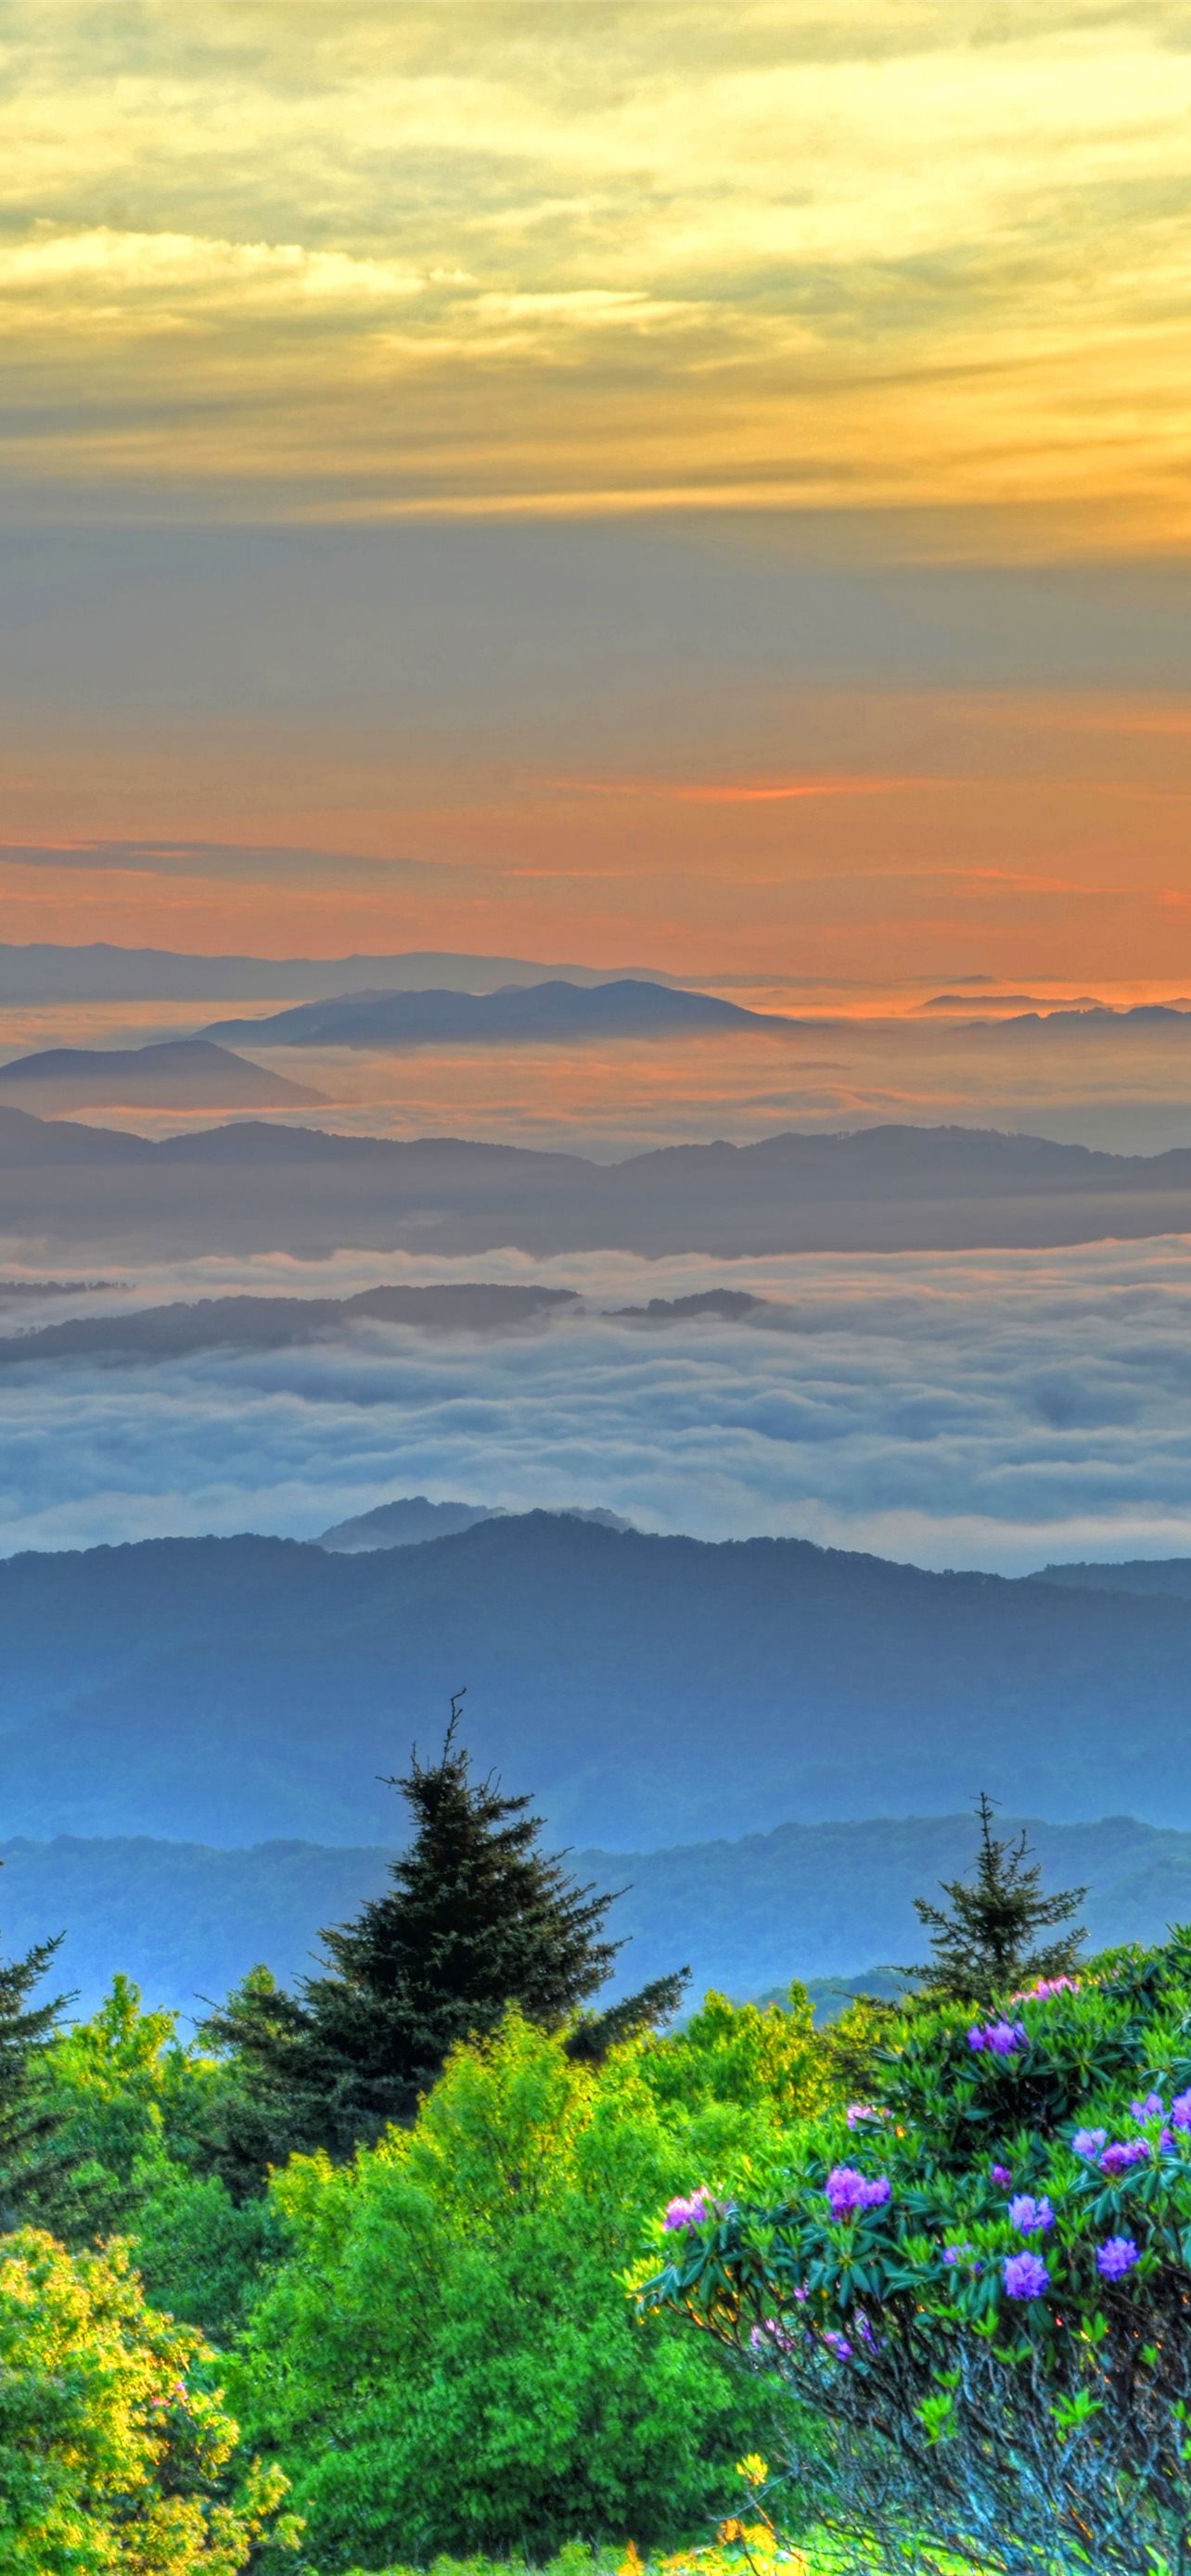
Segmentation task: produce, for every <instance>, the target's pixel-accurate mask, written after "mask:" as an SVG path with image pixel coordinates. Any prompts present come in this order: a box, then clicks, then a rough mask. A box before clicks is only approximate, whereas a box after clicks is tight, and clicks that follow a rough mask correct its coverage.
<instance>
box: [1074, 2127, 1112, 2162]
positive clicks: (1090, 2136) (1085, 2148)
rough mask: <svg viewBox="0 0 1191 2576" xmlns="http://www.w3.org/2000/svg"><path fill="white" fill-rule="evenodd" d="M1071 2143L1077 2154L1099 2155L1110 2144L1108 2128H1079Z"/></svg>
mask: <svg viewBox="0 0 1191 2576" xmlns="http://www.w3.org/2000/svg"><path fill="white" fill-rule="evenodd" d="M1071 2144H1072V2146H1073V2148H1074V2150H1075V2153H1076V2155H1077V2156H1087V2157H1089V2158H1091V2157H1093V2156H1098V2155H1099V2153H1100V2150H1101V2148H1102V2147H1106V2146H1107V2144H1108V2131H1107V2129H1077V2130H1076V2132H1075V2136H1074V2137H1073V2139H1072V2141H1071Z"/></svg>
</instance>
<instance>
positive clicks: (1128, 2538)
mask: <svg viewBox="0 0 1191 2576" xmlns="http://www.w3.org/2000/svg"><path fill="white" fill-rule="evenodd" d="M866 2091H867V2093H868V2095H869V2099H868V2100H866V2101H865V2102H863V2103H855V2104H853V2105H852V2107H851V2110H850V2111H849V2112H848V2113H847V2114H839V2115H836V2114H831V2115H828V2116H825V2117H824V2118H823V2119H822V2120H820V2121H819V2122H817V2123H815V2124H812V2125H810V2126H809V2127H808V2128H807V2129H806V2130H804V2131H803V2133H802V2138H801V2143H800V2146H799V2149H798V2152H797V2156H796V2158H795V2160H794V2161H793V2162H792V2165H791V2169H790V2172H789V2176H788V2179H787V2182H786V2186H785V2190H784V2196H783V2198H782V2199H781V2201H780V2202H779V2203H777V2204H776V2205H774V2206H769V2207H764V2208H762V2207H758V2206H754V2205H746V2204H745V2203H744V2202H743V2201H736V2202H734V2201H733V2200H732V2198H731V2196H730V2195H729V2194H728V2193H726V2192H723V2191H720V2190H717V2187H716V2177H715V2175H714V2174H712V2175H702V2176H692V2177H691V2183H690V2189H689V2190H688V2192H687V2193H686V2195H685V2197H684V2198H683V2199H681V2200H679V2201H676V2202H674V2203H672V2204H671V2206H670V2209H669V2210H668V2211H667V2212H666V2214H665V2219H664V2221H663V2224H662V2233H661V2245H662V2250H663V2255H664V2261H663V2266H662V2268H661V2270H660V2271H657V2272H656V2273H655V2274H654V2276H653V2277H652V2278H651V2279H650V2280H649V2282H648V2283H647V2284H646V2286H645V2288H644V2290H643V2292H642V2294H641V2295H642V2299H643V2303H644V2305H645V2306H647V2307H649V2308H662V2309H667V2310H670V2311H674V2312H677V2313H679V2314H681V2315H683V2316H684V2317H685V2318H687V2319H688V2320H689V2321H690V2322H691V2323H692V2324H693V2325H694V2326H695V2327H697V2328H698V2329H700V2330H701V2331H702V2332H703V2333H704V2334H707V2335H709V2336H711V2337H713V2338H715V2339H716V2340H717V2341H719V2342H720V2343H721V2344H723V2345H725V2346H727V2347H728V2348H730V2350H731V2351H732V2352H733V2353H734V2354H735V2355H736V2356H737V2357H738V2360H739V2363H740V2366H741V2367H742V2368H744V2369H745V2370H747V2371H750V2372H760V2373H770V2374H776V2375H778V2376H780V2378H781V2379H782V2380H783V2381H784V2382H785V2383H786V2384H787V2386H788V2387H789V2388H791V2389H792V2390H793V2391H794V2392H795V2393H796V2394H797V2396H798V2397H799V2398H801V2399H802V2400H803V2401H804V2409H805V2411H806V2412H807V2413H808V2414H809V2417H810V2419H811V2422H812V2424H813V2425H814V2426H815V2427H817V2434H815V2435H813V2436H812V2438H811V2439H810V2440H809V2441H808V2443H807V2445H806V2447H805V2449H804V2450H803V2451H801V2452H799V2453H797V2454H796V2455H795V2456H794V2457H793V2458H792V2459H790V2460H789V2461H788V2463H787V2468H786V2471H785V2473H784V2475H785V2476H786V2478H787V2479H788V2480H790V2481H792V2482H793V2483H794V2485H795V2488H796V2493H797V2515H798V2520H799V2521H800V2522H805V2520H806V2518H807V2516H808V2513H813V2514H815V2515H818V2516H820V2517H821V2518H822V2519H823V2521H824V2522H826V2523H827V2524H828V2525H829V2526H830V2527H832V2528H834V2529H835V2530H836V2531H838V2532H841V2533H843V2534H846V2535H847V2536H848V2539H849V2544H850V2547H851V2550H852V2553H853V2554H852V2556H851V2557H850V2559H849V2564H851V2565H854V2566H856V2567H857V2568H860V2567H871V2568H873V2569H890V2568H894V2567H897V2568H900V2569H902V2570H905V2569H906V2568H908V2567H913V2568H914V2569H916V2570H927V2569H930V2568H935V2567H939V2568H942V2567H944V2566H950V2567H954V2566H955V2564H956V2562H957V2561H958V2562H959V2563H960V2564H968V2565H971V2566H973V2567H979V2568H980V2569H982V2570H989V2571H1009V2570H1013V2571H1018V2570H1023V2571H1024V2570H1025V2569H1030V2570H1031V2571H1035V2576H1037V2571H1046V2576H1067V2571H1074V2570H1077V2569H1078V2570H1083V2571H1091V2570H1095V2571H1096V2576H1145V2571H1153V2576H1159V2571H1174V2570H1176V2569H1177V2570H1179V2571H1185V2570H1187V2569H1188V2568H1191V1931H1180V1932H1178V1933H1176V1934H1175V1935H1174V1936H1173V1938H1172V1939H1171V1941H1170V1943H1169V1944H1168V1946H1167V1947H1166V1948H1164V1949H1162V1950H1160V1951H1156V1952H1151V1953H1148V1954H1143V1953H1139V1952H1123V1953H1115V1954H1112V1955H1110V1956H1107V1957H1105V1958H1102V1959H1100V1960H1098V1961H1094V1962H1092V1963H1091V1965H1090V1966H1089V1967H1088V1968H1087V1969H1086V1970H1085V1971H1084V1972H1083V1973H1082V1975H1081V1976H1080V1977H1079V1978H1078V1979H1071V1978H1061V1979H1051V1980H1050V1981H1048V1982H1046V1983H1043V1984H1039V1985H1037V1986H1036V1987H1034V1988H1033V1989H1031V1990H1030V1991H1027V1992H1026V1993H1023V1994H1016V1995H1013V1996H1006V1997H1004V1998H1003V1999H1002V2000H1001V2001H1000V2002H999V2003H998V2006H997V2007H996V2009H995V2010H994V2011H992V2012H987V2013H983V2014H981V2015H980V2016H979V2017H978V2018H977V2019H975V2020H973V2018H972V2016H971V2014H970V2012H965V2011H964V2010H963V2009H962V2008H961V2007H958V2006H948V2007H945V2008H943V2009H940V2010H934V2011H929V2012H926V2011H923V2010H921V2009H918V2010H912V2011H911V2012H910V2013H909V2015H908V2016H907V2018H906V2020H905V2021H904V2022H903V2023H902V2024H901V2025H900V2027H899V2031H898V2033H897V2036H896V2040H895V2041H894V2042H893V2043H891V2044H890V2045H889V2046H888V2047H887V2049H886V2050H885V2051H884V2053H883V2055H882V2057H881V2059H880V2061H879V2064H878V2067H877V2070H876V2074H875V2076H874V2078H873V2079H872V2080H870V2082H869V2084H868V2085H867V2086H866ZM804 2409H798V2410H796V2411H795V2414H794V2416H793V2418H792V2420H793V2421H794V2423H795V2424H796V2425H797V2424H798V2423H799V2422H800V2420H802V2417H803V2412H804ZM824 2437H826V2438H824ZM774 2510H775V2512H776V2511H777V2507H776V2505H775V2507H774Z"/></svg>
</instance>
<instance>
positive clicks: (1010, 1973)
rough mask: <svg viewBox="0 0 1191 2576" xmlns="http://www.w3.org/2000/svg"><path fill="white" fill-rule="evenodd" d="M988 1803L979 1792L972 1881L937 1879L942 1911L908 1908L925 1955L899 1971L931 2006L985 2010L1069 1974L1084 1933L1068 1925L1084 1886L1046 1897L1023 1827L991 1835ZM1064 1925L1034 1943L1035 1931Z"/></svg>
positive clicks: (921, 1901) (919, 1902) (925, 1905)
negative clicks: (924, 1939)
mask: <svg viewBox="0 0 1191 2576" xmlns="http://www.w3.org/2000/svg"><path fill="white" fill-rule="evenodd" d="M993 1812H994V1810H993V1803H992V1800H991V1799H990V1798H988V1797H986V1796H985V1794H984V1792H983V1790H982V1791H981V1793H980V1797H979V1800H978V1802H977V1806H976V1817H977V1822H978V1824H979V1827H980V1842H979V1847H978V1849H977V1853H976V1859H975V1867H974V1873H973V1876H972V1877H971V1878H970V1879H963V1878H955V1879H944V1880H942V1881H941V1882H940V1885H941V1892H942V1894H943V1895H944V1896H946V1897H948V1898H949V1899H950V1911H949V1912H948V1911H945V1910H944V1908H943V1907H942V1906H939V1905H932V1904H930V1903H929V1902H928V1900H927V1899H926V1898H925V1897H922V1896H916V1897H915V1899H914V1911H915V1913H916V1914H917V1916H918V1920H919V1922H920V1923H921V1924H922V1925H923V1926H924V1928H925V1929H926V1930H927V1931H928V1932H929V1934H930V1938H931V1952H932V1956H931V1958H930V1959H929V1961H928V1962H927V1963H926V1965H925V1966H919V1967H913V1968H902V1969H901V1970H900V1971H899V1973H900V1974H901V1975H902V1976H904V1977H912V1978H914V1979H915V1981H916V1982H917V1983H918V1986H919V1989H920V1991H921V1992H922V1993H923V1994H924V1995H926V1996H928V1997H929V1998H930V1999H931V2001H933V2002H951V2003H971V2004H983V2005H992V2004H995V2003H997V2002H999V2001H1001V2000H1002V1999H1004V1998H1005V1997H1006V1996H1008V1995H1009V1994H1011V1993H1012V1992H1014V1991H1016V1990H1017V1989H1019V1988H1020V1987H1023V1986H1026V1985H1030V1984H1033V1983H1034V1982H1035V1981H1036V1980H1037V1979H1038V1978H1040V1977H1069V1976H1071V1975H1072V1974H1073V1973H1074V1970H1075V1968H1076V1966H1077V1964H1078V1959H1079V1953H1080V1950H1081V1948H1082V1946H1083V1943H1084V1940H1085V1938H1086V1935H1085V1933H1084V1929H1083V1926H1082V1924H1073V1923H1072V1920H1071V1918H1072V1916H1073V1915H1074V1914H1075V1913H1077V1912H1078V1909H1079V1907H1080V1906H1081V1905H1082V1903H1083V1900H1084V1897H1085V1896H1086V1895H1087V1889H1086V1887H1072V1888H1067V1889H1065V1890H1063V1891H1061V1892H1059V1893H1057V1894H1056V1895H1054V1896H1047V1895H1045V1894H1044V1893H1043V1888H1042V1870H1041V1867H1040V1865H1039V1863H1038V1862H1037V1861H1030V1859H1029V1853H1030V1844H1029V1840H1028V1838H1027V1835H1026V1833H1025V1829H1024V1827H1023V1829H1022V1831H1021V1833H1020V1834H1018V1835H1017V1837H1016V1839H1015V1840H1013V1841H1010V1840H1009V1839H1008V1837H1000V1836H998V1835H996V1834H994V1832H993V1829H992V1828H993ZM1060 1924H1063V1925H1066V1926H1067V1927H1068V1928H1067V1929H1066V1930H1064V1931H1062V1932H1059V1934H1058V1938H1057V1939H1056V1940H1053V1941H1049V1942H1043V1943H1042V1944H1041V1946H1038V1945H1037V1935H1038V1933H1039V1932H1044V1931H1053V1930H1055V1929H1056V1928H1057V1926H1058V1925H1060Z"/></svg>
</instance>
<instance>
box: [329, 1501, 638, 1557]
mask: <svg viewBox="0 0 1191 2576" xmlns="http://www.w3.org/2000/svg"><path fill="white" fill-rule="evenodd" d="M508 1517H509V1515H508V1513H507V1511H506V1510H505V1509H504V1508H503V1506H502V1505H500V1504H499V1503H431V1502H428V1501H427V1499H426V1496H425V1494H401V1495H398V1496H397V1497H396V1499H395V1500H394V1501H393V1502H391V1503H378V1504H377V1507H376V1509H375V1511H372V1512H357V1513H355V1514H354V1516H353V1518H352V1519H351V1520H347V1521H336V1522H335V1523H334V1524H333V1526H332V1527H331V1528H330V1529H325V1530H320V1531H319V1535H318V1539H317V1541H316V1544H317V1545H318V1546H319V1547H326V1548H330V1550H331V1551H332V1554H334V1555H338V1556H358V1555H360V1554H361V1553H363V1552H365V1551H367V1550H368V1549H370V1548H377V1547H421V1546H423V1545H424V1544H425V1542H426V1540H427V1539H432V1538H454V1537H455V1536H457V1534H458V1532H459V1531H460V1530H466V1529H475V1528H476V1526H477V1525H478V1523H479V1522H480V1521H499V1520H507V1519H508ZM565 1517H566V1518H568V1519H570V1520H576V1521H594V1522H595V1524H596V1526H597V1528H599V1529H616V1530H627V1529H631V1528H632V1526H633V1525H632V1522H631V1521H627V1520H625V1518H624V1516H623V1514H622V1513H620V1512H609V1511H605V1510H604V1508H603V1506H602V1504H595V1505H593V1506H591V1507H590V1508H589V1509H586V1510H584V1509H583V1508H581V1507H580V1506H579V1505H578V1504H573V1503H569V1504H568V1505H567V1507H566V1514H565Z"/></svg>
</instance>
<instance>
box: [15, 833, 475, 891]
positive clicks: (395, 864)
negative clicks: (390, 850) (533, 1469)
mask: <svg viewBox="0 0 1191 2576" xmlns="http://www.w3.org/2000/svg"><path fill="white" fill-rule="evenodd" d="M0 867H5V868H65V869H69V870H72V871H73V870H81V871H82V872H83V873H85V874H93V873H98V874H100V875H112V876H153V877H194V878H198V879H204V880H206V879H210V880H212V881H213V882H222V881H224V880H230V881H231V882H232V883H234V884H256V883H259V884H269V883H272V882H274V881H276V882H278V883H279V884H282V885H292V884H294V883H295V882H297V883H302V882H303V881H305V880H307V879H309V880H310V881H311V882H312V883H314V884H316V885H325V884H327V883H334V882H336V881H337V880H340V879H342V878H344V877H348V878H363V879H367V880H372V881H375V882H377V883H379V884H390V883H391V884H394V885H401V884H402V883H403V882H407V881H425V882H427V883H429V884H433V883H435V882H436V881H437V880H438V878H439V877H442V876H446V877H455V878H458V877H460V876H463V877H470V876H471V875H472V874H473V871H472V870H470V869H468V868H460V867H456V866H454V865H453V864H452V863H451V862H450V861H449V860H445V859H444V860H436V859H400V858H399V859H376V858H366V857H363V856H361V854H360V853H359V851H354V850H301V849H278V848H276V847H265V848H260V847H257V846H254V845H253V844H252V843H250V842H235V841H172V840H167V841H58V842H45V841H5V842H0Z"/></svg>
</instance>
